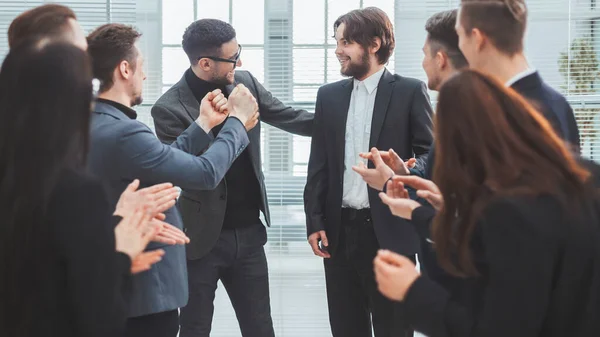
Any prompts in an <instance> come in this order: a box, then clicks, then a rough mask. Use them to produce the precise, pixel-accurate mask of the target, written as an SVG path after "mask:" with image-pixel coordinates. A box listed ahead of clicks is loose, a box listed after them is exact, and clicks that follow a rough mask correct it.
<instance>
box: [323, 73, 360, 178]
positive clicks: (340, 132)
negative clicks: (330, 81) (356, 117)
mask: <svg viewBox="0 0 600 337" xmlns="http://www.w3.org/2000/svg"><path fill="white" fill-rule="evenodd" d="M353 83H354V79H352V78H351V79H349V80H347V81H344V82H342V85H341V87H342V88H341V93H340V95H339V99H338V100H337V101H338V102H339V104H338V105H337V107H338V108H337V109H333V111H334V112H335V115H333V116H332V118H333V119H332V122H333V123H332V124H333V125H334V127H335V132H334V135H335V142H336V144H337V148H338V149H340V151H338V154H339V155H338V163H340V174H341V175H342V176H343V174H344V156H345V155H346V123H347V121H348V109H350V99H351V98H352V90H353V89H354V85H353ZM325 112H326V111H325Z"/></svg>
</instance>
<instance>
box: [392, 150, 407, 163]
mask: <svg viewBox="0 0 600 337" xmlns="http://www.w3.org/2000/svg"><path fill="white" fill-rule="evenodd" d="M388 152H389V153H390V160H391V161H392V162H394V163H404V161H403V160H402V158H400V156H399V155H398V154H397V153H396V151H394V149H390V150H389V151H388Z"/></svg>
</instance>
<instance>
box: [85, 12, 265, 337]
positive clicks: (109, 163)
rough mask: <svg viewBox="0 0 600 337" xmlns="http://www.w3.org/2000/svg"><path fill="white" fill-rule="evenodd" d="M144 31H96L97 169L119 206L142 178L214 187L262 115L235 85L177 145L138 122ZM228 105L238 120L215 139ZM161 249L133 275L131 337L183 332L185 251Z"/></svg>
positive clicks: (211, 100)
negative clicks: (98, 83) (256, 116)
mask: <svg viewBox="0 0 600 337" xmlns="http://www.w3.org/2000/svg"><path fill="white" fill-rule="evenodd" d="M139 36H140V34H139V33H138V32H137V31H135V30H134V29H133V28H131V27H129V26H125V25H119V24H108V25H104V26H101V27H99V28H98V29H96V30H95V31H94V32H92V33H91V34H90V35H89V36H88V42H89V48H88V52H89V54H90V56H91V58H92V60H93V71H94V76H95V77H96V78H98V79H100V80H101V82H102V85H101V87H100V95H99V97H98V99H97V101H96V104H95V107H94V111H93V116H92V123H91V140H90V154H89V165H90V168H91V170H92V171H93V172H94V173H95V174H97V175H98V176H100V177H102V178H104V180H105V181H106V183H107V185H108V186H107V189H108V194H109V198H110V199H111V200H112V202H114V203H115V204H116V202H117V200H118V198H119V194H120V192H121V191H122V190H123V189H124V188H125V187H126V186H127V185H128V184H129V183H130V182H131V181H132V180H133V179H135V178H139V179H140V181H141V185H142V186H147V185H153V184H157V183H163V182H172V183H173V184H175V185H177V186H180V187H182V188H186V189H194V190H203V189H209V190H210V189H214V188H215V187H216V186H217V185H218V184H219V183H220V181H221V180H222V178H223V176H224V175H225V173H226V172H227V170H228V169H229V167H230V166H231V164H232V163H233V161H234V160H235V159H236V158H237V157H238V156H239V155H240V154H241V153H242V151H243V150H244V149H245V148H246V146H247V145H248V135H247V132H246V129H245V128H244V124H246V123H248V120H249V119H250V118H251V117H252V116H253V115H254V114H255V113H256V111H257V109H258V106H257V104H256V101H255V99H254V98H253V97H252V95H251V94H250V92H249V91H248V89H246V88H244V87H243V86H239V87H237V88H235V90H233V93H232V94H231V95H230V96H229V101H227V100H226V99H225V97H224V96H223V95H222V94H221V93H219V92H218V91H215V92H211V93H209V94H207V95H206V97H204V98H203V99H202V102H201V104H200V106H199V107H197V111H196V117H197V118H196V119H195V121H194V122H192V123H191V124H190V125H189V127H188V128H187V129H186V130H185V131H184V132H183V133H182V134H181V135H180V136H179V137H177V139H176V141H175V142H174V143H173V144H172V145H171V146H167V145H164V144H162V143H161V142H160V141H159V140H158V139H157V138H156V137H155V136H154V134H153V133H152V131H151V130H150V129H149V128H148V127H147V126H146V125H144V124H142V123H141V122H139V121H137V120H135V119H136V116H137V115H136V112H135V111H134V110H133V109H132V108H131V107H132V106H134V105H136V104H139V103H141V100H142V84H143V81H144V80H145V75H144V71H143V57H142V55H141V53H140V51H139V49H138V48H137V46H136V45H135V43H136V41H137V39H138V38H139ZM225 109H227V110H228V112H229V116H230V117H229V118H227V119H226V121H225V122H224V126H223V129H222V130H221V132H220V133H219V135H218V137H216V138H214V137H212V136H211V135H209V134H207V131H208V130H210V129H211V128H213V127H214V126H215V125H217V124H220V123H222V122H223V121H224V120H225V117H226V114H224V113H223V111H224V110H225ZM211 142H212V145H211V147H210V149H209V150H208V151H206V152H203V151H204V150H205V149H206V147H207V146H208V144H209V143H211ZM201 154H202V155H201ZM165 214H166V220H165V221H166V222H168V223H170V224H172V225H173V226H176V227H178V228H183V225H182V222H181V217H180V215H179V212H178V211H177V209H176V208H172V209H170V210H168V211H167V212H165ZM158 248H162V249H164V250H165V255H164V257H163V260H162V261H160V262H159V263H157V264H155V265H154V266H153V267H152V269H151V270H149V271H147V272H144V273H141V274H138V275H136V276H134V277H133V287H132V288H131V289H130V291H129V295H130V299H129V302H130V307H129V317H130V318H129V319H128V322H127V327H126V333H125V336H127V337H130V336H131V337H138V336H139V337H142V336H143V337H148V336H156V337H175V336H176V335H177V332H178V330H179V321H178V312H177V309H178V308H179V307H182V306H184V305H185V304H186V303H187V300H188V284H187V270H186V262H185V250H184V247H183V246H165V245H163V244H158V243H154V244H151V245H150V246H149V247H148V249H149V250H152V249H158Z"/></svg>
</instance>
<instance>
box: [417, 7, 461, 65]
mask: <svg viewBox="0 0 600 337" xmlns="http://www.w3.org/2000/svg"><path fill="white" fill-rule="evenodd" d="M457 13H458V10H456V9H453V10H449V11H444V12H439V13H437V14H434V15H433V16H432V17H430V18H429V20H427V22H426V23H425V30H426V31H427V39H428V40H429V43H430V45H431V52H432V53H433V54H435V53H437V52H438V51H440V50H444V52H445V53H446V54H447V55H448V58H449V59H450V63H452V66H453V67H454V68H456V69H460V68H464V67H466V66H468V62H467V59H465V56H464V55H463V53H462V52H461V51H460V49H459V48H458V34H456V28H455V27H456V17H457V15H458V14H457Z"/></svg>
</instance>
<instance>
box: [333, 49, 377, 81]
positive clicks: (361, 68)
mask: <svg viewBox="0 0 600 337" xmlns="http://www.w3.org/2000/svg"><path fill="white" fill-rule="evenodd" d="M370 68H371V65H370V64H369V55H368V54H367V53H365V52H363V54H362V56H361V58H360V61H358V62H353V61H352V59H350V62H348V67H347V68H346V70H344V69H343V68H342V69H340V73H341V74H342V75H343V76H347V77H354V78H363V77H364V76H365V75H367V73H369V69H370Z"/></svg>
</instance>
